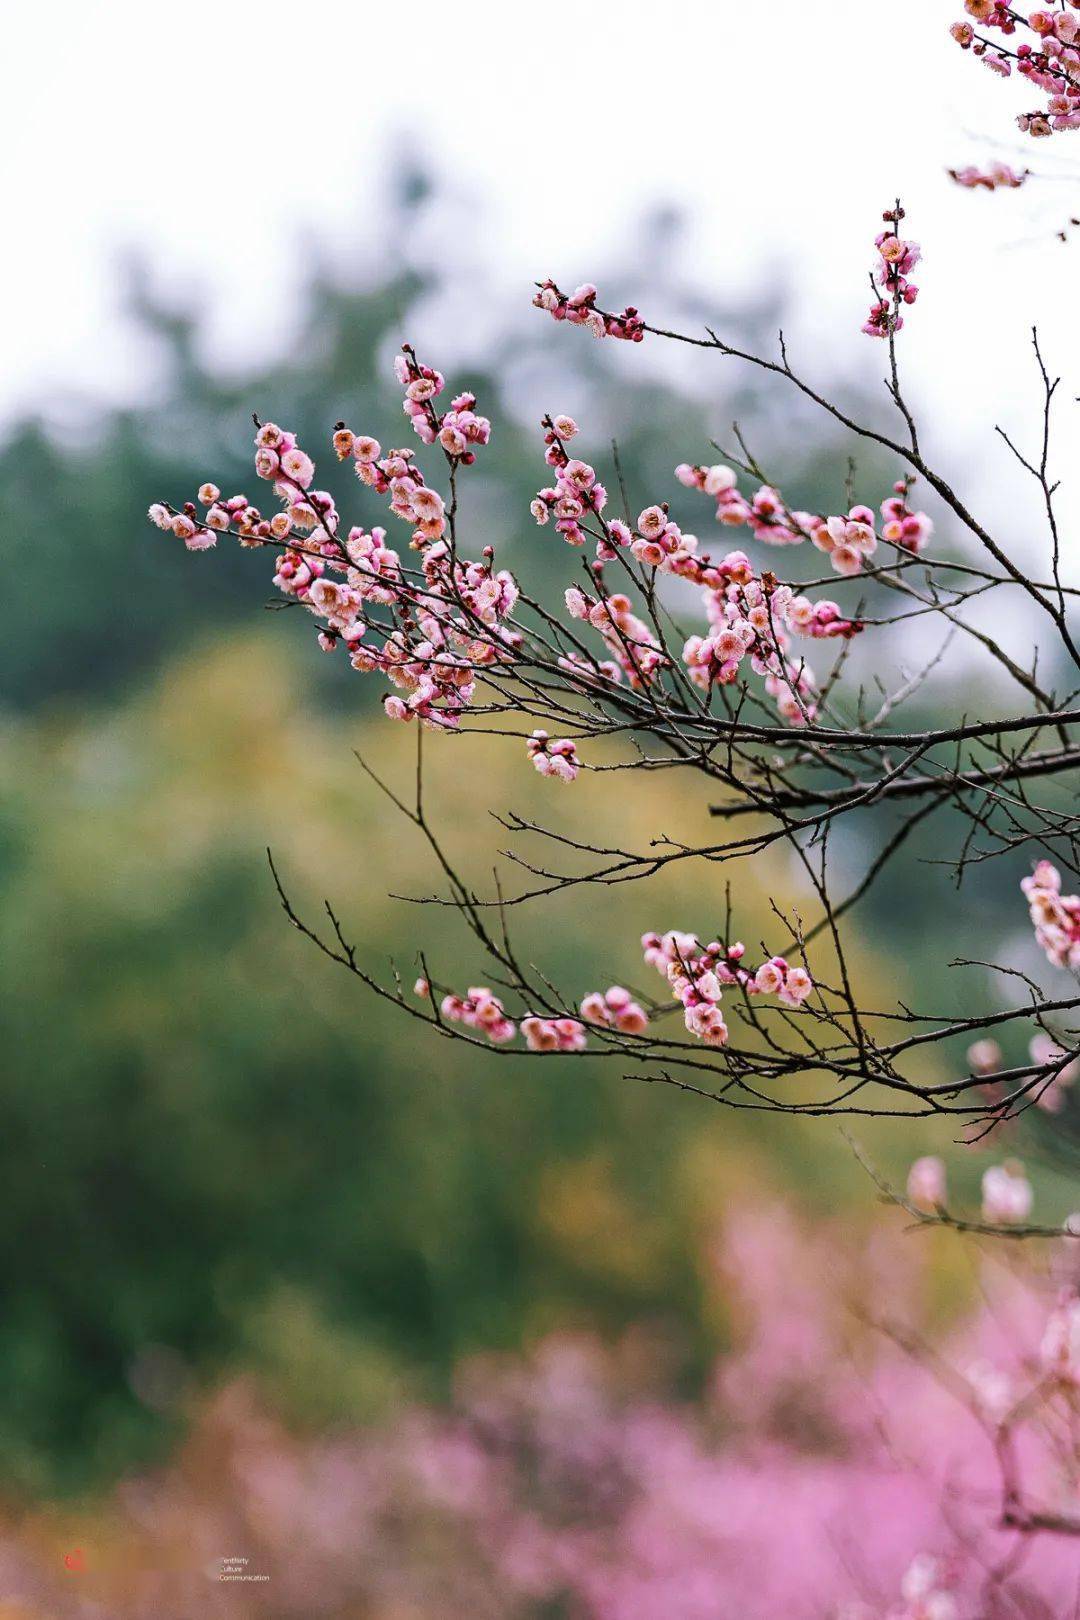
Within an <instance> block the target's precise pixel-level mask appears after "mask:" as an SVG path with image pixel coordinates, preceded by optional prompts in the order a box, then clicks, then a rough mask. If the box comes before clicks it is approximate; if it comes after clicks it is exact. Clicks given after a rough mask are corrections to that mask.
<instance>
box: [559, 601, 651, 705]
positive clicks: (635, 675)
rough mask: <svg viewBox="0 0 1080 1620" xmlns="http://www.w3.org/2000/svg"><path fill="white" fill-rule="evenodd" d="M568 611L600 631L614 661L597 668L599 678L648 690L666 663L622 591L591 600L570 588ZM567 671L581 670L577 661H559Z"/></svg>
mask: <svg viewBox="0 0 1080 1620" xmlns="http://www.w3.org/2000/svg"><path fill="white" fill-rule="evenodd" d="M565 601H566V610H567V612H568V613H569V615H570V617H571V618H572V619H583V620H585V621H586V622H587V623H588V624H590V625H591V626H592V628H593V629H594V630H598V631H599V632H600V635H601V636H602V637H603V639H604V644H605V646H606V647H607V649H608V651H609V652H610V653H611V659H610V660H605V661H604V662H603V663H599V664H597V666H596V671H597V673H598V674H599V675H600V676H603V677H605V678H607V679H611V680H620V679H623V678H625V679H626V681H627V682H628V683H629V685H630V686H632V687H634V689H635V690H638V689H640V688H642V687H644V686H647V685H648V683H649V681H650V680H651V679H652V677H653V676H654V675H655V674H656V672H657V670H659V669H661V668H662V667H663V666H664V664H665V662H666V659H665V657H664V653H663V651H662V649H661V647H660V643H659V641H658V640H657V638H656V636H654V635H653V633H652V631H651V630H650V629H649V627H648V625H647V624H645V622H644V621H643V620H642V619H639V618H638V616H637V614H636V613H635V612H634V610H633V606H632V604H631V601H630V598H629V597H628V596H627V595H626V594H625V592H623V591H614V592H612V594H611V595H610V596H601V597H592V596H588V595H587V594H586V593H585V592H584V591H581V590H579V589H578V588H577V586H576V585H571V586H570V587H569V589H568V590H567V591H566V593H565ZM559 662H560V663H561V664H562V666H563V668H564V669H579V668H580V665H579V664H578V662H577V660H575V659H571V658H562V659H560V660H559Z"/></svg>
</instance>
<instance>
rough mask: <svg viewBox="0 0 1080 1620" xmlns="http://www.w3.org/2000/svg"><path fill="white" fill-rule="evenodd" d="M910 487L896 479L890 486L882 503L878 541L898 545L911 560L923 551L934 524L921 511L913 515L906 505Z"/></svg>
mask: <svg viewBox="0 0 1080 1620" xmlns="http://www.w3.org/2000/svg"><path fill="white" fill-rule="evenodd" d="M910 488H911V485H910V482H909V481H908V480H907V479H904V478H900V479H898V480H897V481H896V483H895V484H894V485H893V492H892V494H891V495H887V496H886V497H885V499H884V500H883V501H882V503H881V516H882V525H881V538H882V539H883V540H886V541H888V543H889V545H892V546H899V547H900V549H901V550H902V551H909V552H910V553H911V555H912V556H913V557H917V556H918V555H919V553H920V552H922V551H924V550H925V549H926V546H927V544H928V542H929V540H930V536H931V535H932V534H933V532H934V523H933V519H932V518H929V517H927V515H926V513H925V512H913V511H912V510H911V508H910V507H909V506H908V504H907V495H908V492H909V490H910Z"/></svg>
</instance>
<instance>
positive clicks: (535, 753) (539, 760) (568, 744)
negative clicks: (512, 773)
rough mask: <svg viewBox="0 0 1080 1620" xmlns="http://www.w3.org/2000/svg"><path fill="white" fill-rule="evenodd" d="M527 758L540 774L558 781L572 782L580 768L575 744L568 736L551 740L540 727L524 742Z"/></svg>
mask: <svg viewBox="0 0 1080 1620" xmlns="http://www.w3.org/2000/svg"><path fill="white" fill-rule="evenodd" d="M525 747H526V750H527V752H528V755H529V758H530V759H531V760H532V762H533V766H534V767H535V769H536V770H538V771H539V773H540V775H541V776H555V777H558V779H559V781H560V782H573V781H574V780H575V779H576V777H577V774H578V771H579V770H580V769H581V762H580V760H579V759H578V755H577V744H576V743H574V742H572V741H571V739H570V738H569V737H560V738H559V739H558V740H557V741H552V739H551V738H550V737H549V736H548V734H547V732H546V731H544V730H542V729H541V728H540V727H537V729H536V730H535V731H534V732H533V734H532V736H531V737H529V738H528V739H527V741H526V743H525Z"/></svg>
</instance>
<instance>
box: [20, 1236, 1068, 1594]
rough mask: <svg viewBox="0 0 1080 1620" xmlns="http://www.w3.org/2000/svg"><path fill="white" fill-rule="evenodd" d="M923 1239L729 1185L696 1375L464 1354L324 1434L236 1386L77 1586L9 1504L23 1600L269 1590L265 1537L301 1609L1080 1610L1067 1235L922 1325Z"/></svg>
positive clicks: (551, 1345) (656, 1352) (588, 1345)
mask: <svg viewBox="0 0 1080 1620" xmlns="http://www.w3.org/2000/svg"><path fill="white" fill-rule="evenodd" d="M1024 1253H1025V1255H1026V1254H1027V1253H1028V1251H1024ZM923 1258H925V1251H923V1250H922V1249H920V1248H919V1247H918V1246H914V1245H912V1244H911V1243H910V1242H905V1241H904V1240H902V1239H899V1238H897V1237H890V1238H888V1239H886V1238H885V1237H884V1236H883V1235H882V1234H881V1233H880V1232H878V1234H877V1235H876V1236H874V1237H873V1238H872V1239H871V1240H870V1241H869V1243H867V1244H865V1245H863V1246H862V1247H861V1248H857V1247H855V1246H854V1245H853V1244H852V1242H851V1241H850V1239H847V1240H845V1239H844V1238H843V1237H842V1236H841V1235H840V1233H839V1232H838V1231H837V1230H834V1229H831V1228H825V1229H823V1230H819V1231H818V1232H817V1233H816V1234H813V1235H811V1234H809V1233H807V1232H806V1231H805V1230H803V1229H800V1228H799V1227H798V1226H797V1225H796V1224H795V1222H794V1221H793V1220H792V1219H791V1217H790V1215H789V1214H788V1213H787V1212H786V1211H785V1210H784V1209H783V1208H780V1207H773V1208H768V1209H760V1210H757V1211H754V1210H744V1211H743V1212H742V1213H741V1214H739V1215H737V1216H735V1217H733V1218H732V1219H731V1220H730V1222H729V1224H728V1226H727V1228H726V1231H725V1233H724V1235H723V1238H722V1241H720V1242H718V1243H717V1245H716V1247H715V1250H714V1252H713V1256H712V1262H711V1263H712V1265H713V1266H714V1267H715V1268H716V1271H715V1279H716V1285H717V1288H718V1291H720V1292H721V1293H722V1294H723V1296H724V1297H725V1298H726V1300H727V1303H728V1308H729V1311H730V1314H731V1316H732V1318H733V1322H734V1333H735V1347H734V1349H733V1350H732V1352H731V1353H730V1354H728V1355H725V1356H723V1357H722V1358H721V1359H720V1360H719V1361H718V1363H717V1365H716V1368H715V1371H714V1375H713V1378H712V1382H711V1389H710V1390H709V1391H708V1392H707V1393H706V1395H705V1397H704V1398H703V1399H702V1400H701V1401H700V1402H699V1403H697V1404H695V1405H689V1404H677V1403H675V1402H673V1400H672V1398H671V1395H670V1393H665V1391H664V1384H665V1379H664V1356H663V1341H662V1339H659V1338H656V1337H655V1336H654V1335H651V1334H650V1333H649V1332H648V1330H646V1329H644V1328H642V1329H638V1330H636V1331H634V1332H631V1333H630V1334H629V1335H628V1336H627V1337H626V1338H624V1339H623V1340H622V1341H620V1342H618V1343H616V1344H613V1345H610V1346H608V1347H606V1348H605V1347H604V1346H603V1345H602V1344H601V1343H600V1342H599V1341H598V1340H596V1339H594V1338H592V1337H589V1336H581V1335H577V1336H575V1335H566V1334H558V1335H555V1336H552V1337H549V1338H546V1339H544V1340H543V1341H542V1342H540V1343H539V1344H538V1345H537V1346H536V1349H535V1350H534V1352H533V1353H532V1354H531V1355H530V1356H527V1357H525V1358H521V1359H518V1358H513V1357H505V1358H500V1357H494V1356H485V1357H480V1358H477V1359H474V1360H471V1361H467V1362H465V1363H464V1364H463V1365H462V1366H461V1367H460V1368H459V1371H458V1375H457V1379H456V1383H455V1388H454V1392H453V1398H452V1401H451V1403H450V1406H449V1408H448V1409H447V1410H435V1409H429V1408H424V1407H414V1408H412V1409H411V1410H407V1411H405V1412H403V1413H402V1414H400V1415H399V1416H398V1418H397V1419H396V1420H395V1421H394V1422H392V1423H391V1424H390V1425H389V1426H387V1427H385V1428H382V1429H380V1430H371V1431H368V1432H361V1433H354V1434H340V1435H336V1436H332V1437H329V1438H324V1439H321V1440H315V1441H307V1440H302V1439H297V1438H294V1437H290V1436H289V1435H288V1434H287V1433H286V1432H285V1431H284V1430H282V1429H281V1428H280V1427H279V1426H278V1425H277V1424H276V1423H275V1422H273V1421H271V1420H270V1419H269V1418H267V1417H266V1416H265V1415H262V1414H261V1413H260V1411H259V1409H258V1406H257V1403H255V1401H254V1400H253V1397H252V1394H251V1391H250V1390H246V1389H245V1388H244V1387H242V1386H239V1385H238V1386H234V1387H233V1388H231V1389H229V1390H226V1391H225V1392H224V1393H223V1394H222V1395H221V1396H220V1397H219V1399H218V1400H217V1401H216V1402H214V1403H213V1404H212V1405H211V1406H210V1407H209V1409H208V1410H207V1411H206V1412H205V1413H204V1415H203V1418H202V1420H201V1422H200V1424H199V1426H198V1427H197V1429H196V1432H195V1433H194V1435H193V1436H192V1438H191V1439H190V1440H189V1442H188V1443H187V1446H186V1448H185V1450H184V1452H183V1454H182V1455H181V1457H180V1459H179V1461H178V1462H177V1463H176V1465H175V1466H173V1467H172V1468H170V1469H168V1470H166V1471H165V1472H164V1473H163V1474H161V1475H159V1476H157V1477H153V1478H145V1479H141V1480H135V1481H131V1482H130V1483H128V1484H127V1485H125V1486H123V1487H122V1488H121V1490H120V1492H119V1493H118V1496H117V1499H116V1503H115V1506H114V1508H113V1509H110V1510H109V1512H108V1513H107V1514H106V1515H105V1516H104V1517H103V1520H102V1523H101V1526H100V1535H97V1536H95V1537H91V1535H90V1534H89V1533H88V1532H86V1530H85V1523H84V1527H83V1530H82V1531H81V1532H80V1534H82V1535H83V1536H84V1541H83V1545H84V1546H85V1547H86V1549H87V1557H88V1561H89V1564H90V1568H89V1570H88V1573H87V1575H86V1577H84V1578H83V1579H82V1581H81V1582H80V1585H79V1589H78V1591H79V1593H80V1594H82V1595H76V1593H75V1591H74V1589H73V1588H72V1586H71V1583H70V1582H69V1583H68V1584H67V1586H66V1587H65V1586H64V1585H63V1584H62V1583H61V1581H60V1579H59V1577H58V1578H57V1579H56V1580H55V1581H53V1580H51V1579H49V1578H48V1577H47V1575H46V1574H43V1573H42V1570H43V1568H44V1567H45V1565H44V1561H41V1562H39V1563H38V1567H37V1568H35V1567H34V1566H35V1560H34V1556H33V1548H34V1547H35V1545H36V1544H37V1543H38V1542H40V1541H41V1540H42V1539H47V1536H48V1535H49V1534H55V1533H56V1529H55V1526H53V1527H44V1526H41V1525H37V1526H33V1527H29V1526H28V1527H24V1528H23V1530H22V1531H21V1532H20V1533H19V1534H15V1533H14V1531H13V1527H12V1526H11V1525H10V1524H9V1527H8V1534H7V1536H6V1538H5V1540H4V1543H3V1546H2V1550H0V1571H2V1573H3V1579H4V1588H5V1591H6V1592H7V1593H8V1594H9V1601H13V1602H14V1603H15V1605H16V1606H15V1607H14V1608H8V1609H5V1610H4V1614H5V1617H10V1620H14V1616H16V1615H29V1614H31V1613H33V1614H38V1613H49V1614H56V1615H61V1616H67V1615H71V1616H75V1615H86V1616H89V1615H90V1614H91V1613H93V1614H94V1615H105V1614H107V1615H108V1616H109V1617H110V1620H190V1616H192V1615H194V1614H198V1615H199V1616H200V1617H203V1616H206V1617H210V1620H213V1617H216V1616H221V1617H232V1616H239V1615H246V1614H249V1613H252V1612H255V1611H254V1609H253V1608H252V1607H251V1605H252V1602H253V1592H252V1589H251V1588H250V1587H245V1586H242V1585H230V1584H227V1583H226V1584H221V1583H219V1582H218V1581H217V1573H218V1569H219V1565H220V1561H221V1559H222V1558H224V1557H227V1556H230V1555H242V1556H244V1557H246V1558H247V1559H248V1560H249V1565H248V1567H249V1569H250V1571H251V1572H253V1573H258V1574H262V1575H265V1576H267V1577H268V1582H267V1584H266V1585H265V1586H264V1587H263V1588H262V1589H261V1592H260V1591H256V1592H255V1594H254V1596H255V1597H257V1598H258V1599H259V1601H258V1603H257V1609H258V1612H259V1613H267V1612H272V1613H274V1614H275V1615H279V1616H281V1617H282V1620H294V1617H295V1620H300V1617H304V1620H309V1617H312V1616H343V1617H344V1616H354V1615H361V1614H362V1615H364V1616H368V1617H371V1620H399V1617H402V1616H409V1617H410V1620H436V1617H438V1620H459V1617H460V1620H485V1617H489V1616H490V1617H491V1620H542V1617H547V1616H552V1615H558V1616H565V1617H566V1620H655V1617H657V1616H671V1617H677V1620H718V1617H727V1616H729V1615H730V1616H735V1615H738V1616H739V1620H778V1617H780V1616H783V1617H784V1620H1017V1617H1024V1616H1026V1617H1029V1620H1046V1617H1048V1616H1055V1617H1062V1620H1063V1617H1065V1616H1066V1615H1070V1614H1072V1613H1073V1607H1072V1606H1073V1603H1074V1601H1075V1595H1076V1590H1077V1582H1078V1579H1080V1540H1077V1539H1076V1538H1075V1536H1074V1535H1073V1534H1070V1533H1068V1532H1070V1531H1075V1530H1076V1529H1077V1528H1078V1527H1080V1516H1078V1515H1080V1502H1078V1500H1077V1497H1078V1467H1080V1450H1078V1433H1077V1415H1078V1411H1077V1404H1076V1403H1077V1399H1078V1391H1080V1302H1078V1300H1077V1297H1076V1295H1075V1294H1074V1293H1072V1292H1071V1291H1069V1290H1068V1289H1066V1290H1065V1291H1064V1292H1063V1293H1061V1292H1059V1284H1060V1279H1059V1278H1058V1276H1057V1274H1056V1273H1057V1270H1058V1263H1057V1262H1054V1263H1052V1264H1050V1265H1049V1266H1048V1268H1047V1269H1046V1270H1045V1271H1042V1272H1038V1271H1035V1270H1034V1269H1029V1268H1028V1267H1026V1266H1025V1267H1024V1268H1023V1269H1021V1270H1019V1271H1014V1270H1011V1269H1009V1268H1007V1267H1004V1266H1003V1265H1002V1264H1001V1262H1000V1250H997V1251H995V1254H994V1258H993V1260H992V1261H989V1262H988V1263H987V1264H986V1267H985V1269H984V1270H983V1271H982V1272H981V1274H980V1276H979V1292H980V1293H981V1296H982V1302H981V1303H980V1304H979V1306H978V1307H977V1309H976V1310H975V1311H974V1312H973V1313H972V1314H970V1315H967V1316H965V1317H962V1318H961V1319H960V1320H958V1321H956V1322H954V1323H953V1325H952V1326H951V1328H950V1329H949V1330H948V1332H947V1334H946V1336H945V1338H944V1342H942V1343H940V1344H939V1346H938V1348H936V1349H934V1350H933V1351H931V1350H930V1349H929V1348H928V1347H927V1344H926V1342H925V1340H924V1338H923V1336H922V1332H921V1327H920V1320H921V1319H925V1317H926V1305H925V1299H924V1294H925V1285H926V1281H927V1274H926V1270H925V1267H924V1266H923V1264H922V1259H923ZM1062 1532H1066V1533H1062ZM84 1601H85V1603H87V1604H89V1605H90V1606H89V1607H81V1606H80V1605H81V1604H83V1602H84ZM95 1603H97V1604H98V1605H99V1606H98V1607H94V1604H95ZM19 1605H23V1607H19Z"/></svg>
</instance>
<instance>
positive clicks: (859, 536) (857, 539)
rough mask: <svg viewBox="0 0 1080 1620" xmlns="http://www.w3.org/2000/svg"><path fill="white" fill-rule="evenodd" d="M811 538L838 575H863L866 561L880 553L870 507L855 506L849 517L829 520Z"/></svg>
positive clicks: (818, 526)
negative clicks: (877, 552)
mask: <svg viewBox="0 0 1080 1620" xmlns="http://www.w3.org/2000/svg"><path fill="white" fill-rule="evenodd" d="M811 538H812V540H813V542H814V544H815V546H817V548H818V550H819V551H823V552H824V553H825V555H826V556H827V557H828V559H829V562H830V563H831V564H832V566H833V568H835V570H836V572H837V573H838V574H843V575H845V576H846V577H850V576H851V575H852V574H858V573H861V572H862V566H863V563H864V562H865V560H866V558H867V557H872V556H873V554H874V552H875V551H876V550H877V535H876V534H875V532H874V514H873V512H872V511H871V510H870V508H869V507H868V506H853V507H852V508H851V510H850V512H848V514H847V516H846V517H841V516H835V517H827V518H826V519H825V520H824V522H822V523H819V524H818V525H817V527H816V528H815V529H814V531H813V534H812V536H811Z"/></svg>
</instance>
